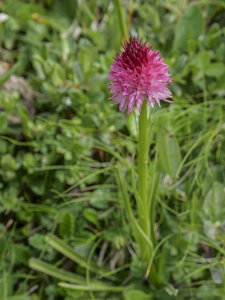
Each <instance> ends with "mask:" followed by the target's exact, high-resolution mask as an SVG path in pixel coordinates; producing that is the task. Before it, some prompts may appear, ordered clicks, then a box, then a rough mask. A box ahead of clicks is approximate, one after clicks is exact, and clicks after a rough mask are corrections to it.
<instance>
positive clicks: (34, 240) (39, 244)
mask: <svg viewBox="0 0 225 300" xmlns="http://www.w3.org/2000/svg"><path fill="white" fill-rule="evenodd" d="M29 244H30V245H31V246H32V247H34V248H36V249H38V250H43V249H44V248H45V247H46V244H45V237H44V235H43V234H40V233H37V234H35V235H33V236H31V237H30V238H29Z"/></svg>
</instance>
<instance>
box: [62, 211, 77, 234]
mask: <svg viewBox="0 0 225 300" xmlns="http://www.w3.org/2000/svg"><path fill="white" fill-rule="evenodd" d="M74 229H75V221H74V216H73V215H72V213H69V212H66V213H64V214H63V216H62V219H61V223H60V225H59V234H60V236H61V237H71V236H73V235H74Z"/></svg>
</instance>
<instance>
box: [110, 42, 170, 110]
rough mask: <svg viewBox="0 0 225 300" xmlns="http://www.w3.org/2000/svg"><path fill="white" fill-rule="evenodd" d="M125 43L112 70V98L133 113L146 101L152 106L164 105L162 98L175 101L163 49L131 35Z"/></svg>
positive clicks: (122, 107) (121, 108)
mask: <svg viewBox="0 0 225 300" xmlns="http://www.w3.org/2000/svg"><path fill="white" fill-rule="evenodd" d="M122 46H123V51H121V52H119V54H118V56H117V58H116V59H115V60H114V62H113V64H112V65H111V71H110V73H109V79H110V80H111V82H110V84H109V88H110V92H111V94H112V95H113V96H112V97H111V99H114V102H115V103H116V104H119V109H120V110H121V111H124V110H125V109H127V113H128V114H129V113H131V112H132V111H133V109H134V106H136V107H137V110H138V112H140V111H141V106H142V104H143V102H144V101H146V102H147V103H148V104H151V106H152V107H154V105H155V104H156V103H157V104H158V105H159V106H160V100H163V101H167V102H171V101H169V100H168V98H171V97H172V95H171V92H170V90H169V89H168V87H167V84H168V83H169V82H171V81H172V79H171V78H170V75H169V73H168V65H167V64H165V63H164V61H163V58H162V57H160V56H159V51H153V50H151V46H150V47H148V46H147V45H146V43H145V44H142V43H141V41H140V40H139V37H137V38H131V37H130V39H129V42H125V43H124V44H123V45H122Z"/></svg>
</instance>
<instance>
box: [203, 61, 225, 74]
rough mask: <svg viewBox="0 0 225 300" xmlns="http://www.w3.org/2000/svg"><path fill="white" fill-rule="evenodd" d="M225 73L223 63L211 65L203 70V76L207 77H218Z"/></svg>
mask: <svg viewBox="0 0 225 300" xmlns="http://www.w3.org/2000/svg"><path fill="white" fill-rule="evenodd" d="M224 73H225V65H224V64H223V63H219V62H218V63H211V64H209V65H208V66H207V67H206V69H205V74H206V75H207V76H209V77H216V78H217V77H220V76H221V75H223V74H224Z"/></svg>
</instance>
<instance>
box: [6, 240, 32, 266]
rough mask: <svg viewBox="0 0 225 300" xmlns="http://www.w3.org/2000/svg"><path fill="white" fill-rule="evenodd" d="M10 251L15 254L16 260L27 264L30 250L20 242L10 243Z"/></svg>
mask: <svg viewBox="0 0 225 300" xmlns="http://www.w3.org/2000/svg"><path fill="white" fill-rule="evenodd" d="M10 252H11V254H13V255H14V256H15V259H16V261H17V262H20V263H23V264H25V265H27V261H28V259H29V258H30V256H31V251H30V249H29V248H28V247H26V246H24V245H22V244H12V245H11V251H10Z"/></svg>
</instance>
